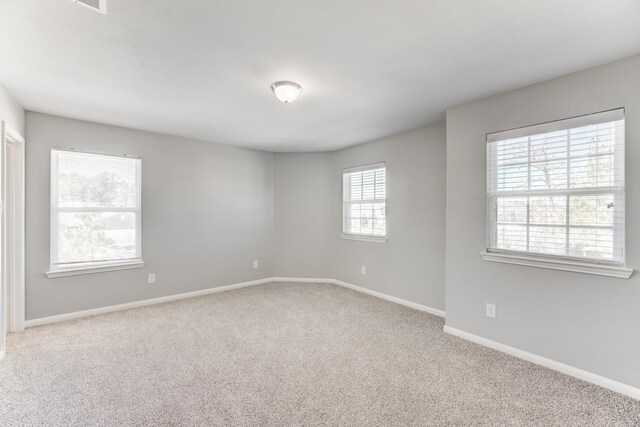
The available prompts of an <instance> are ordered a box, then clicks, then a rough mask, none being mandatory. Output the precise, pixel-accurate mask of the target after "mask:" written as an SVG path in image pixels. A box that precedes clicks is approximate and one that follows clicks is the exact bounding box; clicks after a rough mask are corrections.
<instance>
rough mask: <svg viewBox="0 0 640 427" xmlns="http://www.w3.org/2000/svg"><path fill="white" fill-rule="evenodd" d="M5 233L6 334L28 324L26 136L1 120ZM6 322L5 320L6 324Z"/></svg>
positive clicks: (3, 250)
mask: <svg viewBox="0 0 640 427" xmlns="http://www.w3.org/2000/svg"><path fill="white" fill-rule="evenodd" d="M2 135H3V141H2V161H3V165H2V166H3V167H2V170H3V176H2V199H3V200H2V206H3V210H4V211H3V215H2V236H3V239H2V240H3V248H2V253H3V256H2V258H3V266H2V274H3V281H4V284H5V301H6V303H5V309H6V314H7V316H6V317H5V322H6V325H5V333H6V332H15V331H21V330H23V329H24V325H25V157H26V153H25V148H26V147H25V139H24V137H23V136H22V135H20V134H19V133H18V132H16V131H15V130H14V129H12V128H11V127H9V126H8V125H7V124H6V123H5V122H2ZM5 322H3V323H5Z"/></svg>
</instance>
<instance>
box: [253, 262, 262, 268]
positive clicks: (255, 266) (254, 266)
mask: <svg viewBox="0 0 640 427" xmlns="http://www.w3.org/2000/svg"><path fill="white" fill-rule="evenodd" d="M258 267H260V263H259V262H258V261H257V260H256V261H253V268H258Z"/></svg>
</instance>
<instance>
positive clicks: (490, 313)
mask: <svg viewBox="0 0 640 427" xmlns="http://www.w3.org/2000/svg"><path fill="white" fill-rule="evenodd" d="M486 315H487V317H492V318H495V317H496V305H495V304H489V303H487V311H486Z"/></svg>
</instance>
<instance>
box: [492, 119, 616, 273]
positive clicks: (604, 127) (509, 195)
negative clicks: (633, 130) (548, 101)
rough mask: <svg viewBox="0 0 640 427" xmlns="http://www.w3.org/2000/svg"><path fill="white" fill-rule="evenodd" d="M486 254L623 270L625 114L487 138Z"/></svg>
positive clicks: (532, 128)
mask: <svg viewBox="0 0 640 427" xmlns="http://www.w3.org/2000/svg"><path fill="white" fill-rule="evenodd" d="M487 247H488V250H489V251H491V250H493V251H513V252H526V253H531V254H539V255H544V256H553V257H560V258H569V259H580V260H590V261H600V262H610V263H616V264H623V263H624V110H623V109H618V110H612V111H607V112H603V113H596V114H591V115H588V116H582V117H576V118H572V119H567V120H561V121H557V122H553V123H547V124H542V125H536V126H531V127H526V128H520V129H515V130H510V131H505V132H498V133H494V134H489V135H487Z"/></svg>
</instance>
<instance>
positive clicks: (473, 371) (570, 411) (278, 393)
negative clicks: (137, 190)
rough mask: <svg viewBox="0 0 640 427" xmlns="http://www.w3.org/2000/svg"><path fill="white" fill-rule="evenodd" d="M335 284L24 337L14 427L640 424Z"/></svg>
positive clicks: (195, 303)
mask: <svg viewBox="0 0 640 427" xmlns="http://www.w3.org/2000/svg"><path fill="white" fill-rule="evenodd" d="M442 326H443V320H442V319H440V318H437V317H434V316H432V315H429V314H426V313H422V312H419V311H415V310H412V309H409V308H406V307H403V306H400V305H396V304H393V303H390V302H386V301H383V300H380V299H377V298H373V297H370V296H367V295H363V294H360V293H357V292H354V291H351V290H348V289H344V288H341V287H338V286H335V285H324V284H323V285H311V284H291V283H274V284H269V285H262V286H256V287H251V288H244V289H238V290H234V291H229V292H224V293H218V294H212V295H208V296H204V297H198V298H192V299H188V300H183V301H178V302H172V303H167V304H162V305H155V306H150V307H145V308H139V309H134V310H129V311H124V312H118V313H111V314H105V315H100V316H95V317H91V318H85V319H80V320H75V321H69V322H65V323H59V324H54V325H47V326H41V327H36V328H31V329H28V330H26V331H24V332H20V333H16V334H11V335H10V336H9V343H8V351H9V353H8V355H7V357H6V359H5V360H4V361H3V362H2V363H0V425H2V426H22V425H47V426H58V425H59V426H69V425H77V426H93V425H117V426H123V425H127V426H131V425H163V426H164V425H172V426H182V425H189V426H191V425H224V426H230V425H277V426H293V425H296V426H298V425H345V426H346V425H393V426H402V425H491V426H494V425H536V426H551V425H563V426H568V425H571V426H574V425H575V426H586V425H598V426H600V425H612V426H614V425H615V426H621V425H635V426H638V425H640V402H639V401H635V400H632V399H630V398H627V397H624V396H622V395H618V394H616V393H613V392H611V391H608V390H606V389H603V388H599V387H596V386H593V385H590V384H588V383H586V382H582V381H579V380H576V379H574V378H571V377H568V376H565V375H562V374H560V373H557V372H555V371H551V370H548V369H545V368H542V367H539V366H537V365H533V364H531V363H528V362H524V361H521V360H519V359H516V358H513V357H510V356H507V355H504V354H502V353H499V352H496V351H493V350H489V349H486V348H484V347H481V346H478V345H475V344H472V343H469V342H466V341H463V340H461V339H458V338H455V337H452V336H450V335H447V334H444V333H443V332H442Z"/></svg>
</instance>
